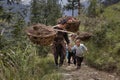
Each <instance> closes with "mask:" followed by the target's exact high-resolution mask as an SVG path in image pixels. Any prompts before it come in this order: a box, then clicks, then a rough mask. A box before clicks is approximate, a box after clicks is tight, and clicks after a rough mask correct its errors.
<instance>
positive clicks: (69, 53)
mask: <svg viewBox="0 0 120 80" xmlns="http://www.w3.org/2000/svg"><path fill="white" fill-rule="evenodd" d="M71 58H73V63H74V64H75V65H76V58H75V54H74V53H73V52H69V51H68V64H70V60H71Z"/></svg>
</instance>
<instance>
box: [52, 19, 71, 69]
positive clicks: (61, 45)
mask: <svg viewBox="0 0 120 80" xmlns="http://www.w3.org/2000/svg"><path fill="white" fill-rule="evenodd" d="M67 21H68V20H67V19H64V20H62V21H60V22H59V23H58V25H56V26H55V27H54V29H56V30H58V31H57V34H56V37H55V38H54V41H53V45H52V48H53V54H54V60H55V64H56V66H58V67H60V66H62V65H63V62H64V59H65V55H66V44H65V41H66V43H67V45H69V43H70V41H69V38H68V34H67V33H66V32H62V31H59V30H64V29H65V26H66V24H67ZM58 57H60V59H59V61H58Z"/></svg>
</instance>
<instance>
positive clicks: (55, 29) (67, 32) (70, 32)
mask: <svg viewBox="0 0 120 80" xmlns="http://www.w3.org/2000/svg"><path fill="white" fill-rule="evenodd" d="M54 30H55V31H60V32H65V33H68V34H74V33H73V32H70V31H65V30H58V29H54Z"/></svg>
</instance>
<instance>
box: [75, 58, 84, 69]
mask: <svg viewBox="0 0 120 80" xmlns="http://www.w3.org/2000/svg"><path fill="white" fill-rule="evenodd" d="M76 60H77V66H78V67H80V66H81V63H82V61H83V57H78V56H76Z"/></svg>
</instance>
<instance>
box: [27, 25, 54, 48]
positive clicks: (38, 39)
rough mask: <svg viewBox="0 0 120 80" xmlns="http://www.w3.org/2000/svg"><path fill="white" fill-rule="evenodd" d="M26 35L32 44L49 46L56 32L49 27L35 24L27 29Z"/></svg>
mask: <svg viewBox="0 0 120 80" xmlns="http://www.w3.org/2000/svg"><path fill="white" fill-rule="evenodd" d="M26 33H27V35H28V37H29V39H30V40H31V41H32V42H33V43H35V44H39V45H42V46H47V45H50V44H51V43H52V42H53V40H54V37H55V36H56V32H55V31H54V30H53V29H52V27H51V26H46V25H43V24H36V25H33V26H31V27H29V28H28V29H27V30H26Z"/></svg>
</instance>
